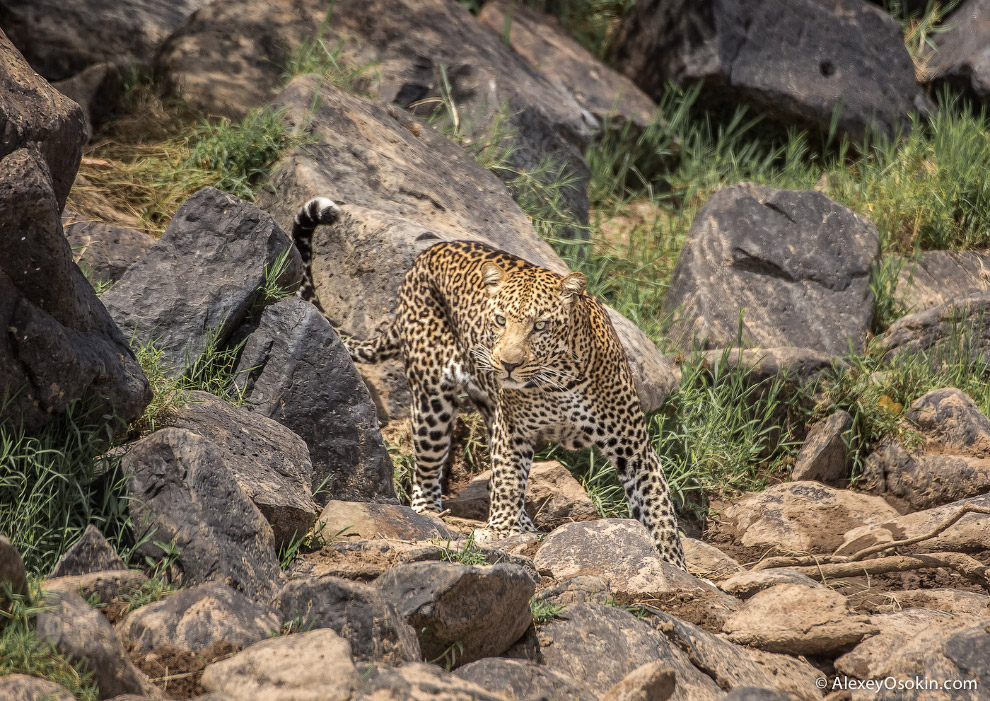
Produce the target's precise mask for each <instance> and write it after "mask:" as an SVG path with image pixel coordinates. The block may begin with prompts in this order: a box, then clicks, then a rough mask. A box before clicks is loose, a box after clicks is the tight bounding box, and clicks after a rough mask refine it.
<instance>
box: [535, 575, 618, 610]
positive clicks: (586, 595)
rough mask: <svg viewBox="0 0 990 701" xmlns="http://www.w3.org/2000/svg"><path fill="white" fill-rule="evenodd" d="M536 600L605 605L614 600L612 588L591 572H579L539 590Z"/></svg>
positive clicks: (568, 603)
mask: <svg viewBox="0 0 990 701" xmlns="http://www.w3.org/2000/svg"><path fill="white" fill-rule="evenodd" d="M534 599H535V600H537V601H552V602H554V603H555V604H559V605H563V606H568V605H570V604H601V605H602V606H607V605H608V604H609V603H610V602H612V601H615V597H614V596H613V595H612V589H611V588H610V587H609V586H608V582H606V581H605V580H604V579H602V578H601V577H596V576H595V575H593V574H579V575H578V576H576V577H570V578H568V579H565V580H563V581H561V582H557V583H556V584H551V585H550V586H549V587H547V588H546V589H543V590H541V591H540V592H539V593H538V594H537V595H536V596H535V597H534Z"/></svg>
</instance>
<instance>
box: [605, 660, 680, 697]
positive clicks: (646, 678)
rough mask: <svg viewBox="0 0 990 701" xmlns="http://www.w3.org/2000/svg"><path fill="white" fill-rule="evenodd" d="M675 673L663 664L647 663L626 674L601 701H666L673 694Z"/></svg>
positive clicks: (675, 680)
mask: <svg viewBox="0 0 990 701" xmlns="http://www.w3.org/2000/svg"><path fill="white" fill-rule="evenodd" d="M676 684H677V673H676V672H674V670H672V669H670V668H669V667H667V666H666V665H665V664H664V663H663V662H647V663H646V664H645V665H643V666H642V667H637V668H636V669H634V670H633V671H631V672H630V673H629V674H627V675H626V676H625V677H624V678H623V679H622V681H621V682H619V683H618V684H616V685H615V686H613V687H612V688H611V689H609V690H608V692H607V693H606V694H605V695H604V696H603V697H602V701H666V700H667V699H669V698H670V697H671V696H672V695H673V693H674V687H675V686H676Z"/></svg>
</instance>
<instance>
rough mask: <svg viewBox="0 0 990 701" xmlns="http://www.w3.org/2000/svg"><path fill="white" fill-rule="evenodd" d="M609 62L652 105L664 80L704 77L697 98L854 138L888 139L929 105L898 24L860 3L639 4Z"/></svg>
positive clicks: (705, 0) (680, 0) (704, 0)
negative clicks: (872, 133)
mask: <svg viewBox="0 0 990 701" xmlns="http://www.w3.org/2000/svg"><path fill="white" fill-rule="evenodd" d="M613 46H614V47H615V48H614V50H613V54H612V59H613V61H614V63H615V65H616V66H617V67H618V68H619V70H620V71H622V72H623V73H625V74H626V75H627V76H629V77H630V78H632V80H633V81H634V82H635V83H636V84H637V85H639V86H640V87H641V88H643V90H645V91H646V93H647V94H648V95H650V96H651V97H653V99H655V100H659V99H660V97H661V96H662V95H663V93H664V91H665V89H666V85H667V83H668V81H673V82H674V83H676V84H678V85H682V86H687V85H691V84H693V83H695V82H697V81H699V80H703V81H704V91H703V95H702V99H703V100H705V101H710V102H712V103H718V104H721V105H726V104H727V105H729V106H730V107H731V106H733V105H735V104H745V105H749V106H752V107H755V108H756V109H757V110H758V111H761V112H764V113H766V114H768V115H769V116H770V117H772V118H773V119H775V120H776V121H778V122H782V123H784V124H797V125H800V126H806V127H811V128H812V129H813V130H816V131H819V132H828V131H829V127H830V124H831V122H832V118H833V113H834V112H835V111H836V110H839V118H838V122H837V127H838V130H839V132H840V133H846V134H849V135H850V136H852V137H853V138H854V139H857V140H861V139H862V138H863V137H864V135H865V134H866V132H867V129H868V127H869V125H870V124H871V123H872V124H874V125H875V126H876V128H877V129H878V130H879V131H880V132H882V133H884V134H887V135H891V134H893V133H894V132H895V131H896V130H897V129H898V127H902V126H903V127H908V126H910V125H909V122H908V120H907V119H906V116H907V115H908V114H909V113H911V112H913V111H921V112H923V113H925V112H928V111H929V110H930V109H931V103H930V102H929V101H928V99H927V98H926V97H925V94H924V93H923V92H922V90H921V88H920V87H919V86H918V84H917V82H916V81H915V76H914V65H913V64H912V62H911V57H910V56H909V55H908V52H907V49H906V48H905V47H904V37H903V33H902V30H901V27H900V25H899V24H898V23H897V22H896V21H894V19H893V18H891V17H890V16H889V15H888V14H886V13H885V12H883V10H881V9H880V8H878V7H873V6H871V5H868V4H866V3H865V2H862V1H861V0H834V1H833V2H817V1H816V0H701V1H697V0H639V2H637V3H636V4H635V5H634V6H633V8H632V9H631V10H630V11H629V12H628V13H627V14H626V16H625V17H624V19H623V21H622V24H621V26H620V28H619V31H618V33H617V36H616V38H615V41H614V43H613Z"/></svg>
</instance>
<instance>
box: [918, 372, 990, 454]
mask: <svg viewBox="0 0 990 701" xmlns="http://www.w3.org/2000/svg"><path fill="white" fill-rule="evenodd" d="M904 416H905V418H907V419H908V420H909V421H912V422H913V423H914V424H915V425H916V426H917V427H918V429H919V430H920V431H921V432H922V433H923V434H924V436H925V439H926V440H927V441H928V442H930V443H937V444H938V445H939V446H940V452H945V453H950V452H951V453H958V454H960V455H972V456H973V457H990V419H988V418H987V417H986V416H984V415H983V412H982V411H980V408H979V407H978V406H977V405H976V402H974V401H973V400H972V399H970V397H969V395H967V394H966V393H965V392H962V391H960V390H958V389H956V388H954V387H945V388H943V389H936V390H934V391H932V392H928V393H926V394H924V395H922V396H921V397H919V398H918V399H917V400H915V402H914V404H912V405H911V407H910V408H909V409H908V410H907V411H906V412H904Z"/></svg>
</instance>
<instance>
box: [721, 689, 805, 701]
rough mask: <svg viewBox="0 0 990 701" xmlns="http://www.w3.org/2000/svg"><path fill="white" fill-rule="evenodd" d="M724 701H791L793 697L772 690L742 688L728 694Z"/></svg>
mask: <svg viewBox="0 0 990 701" xmlns="http://www.w3.org/2000/svg"><path fill="white" fill-rule="evenodd" d="M722 701H791V697H790V696H788V695H787V694H781V693H780V692H778V691H773V690H772V689H761V688H759V687H755V686H741V687H738V688H736V689H733V690H732V691H730V692H729V693H728V694H726V695H725V697H724V699H723V700H722Z"/></svg>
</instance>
